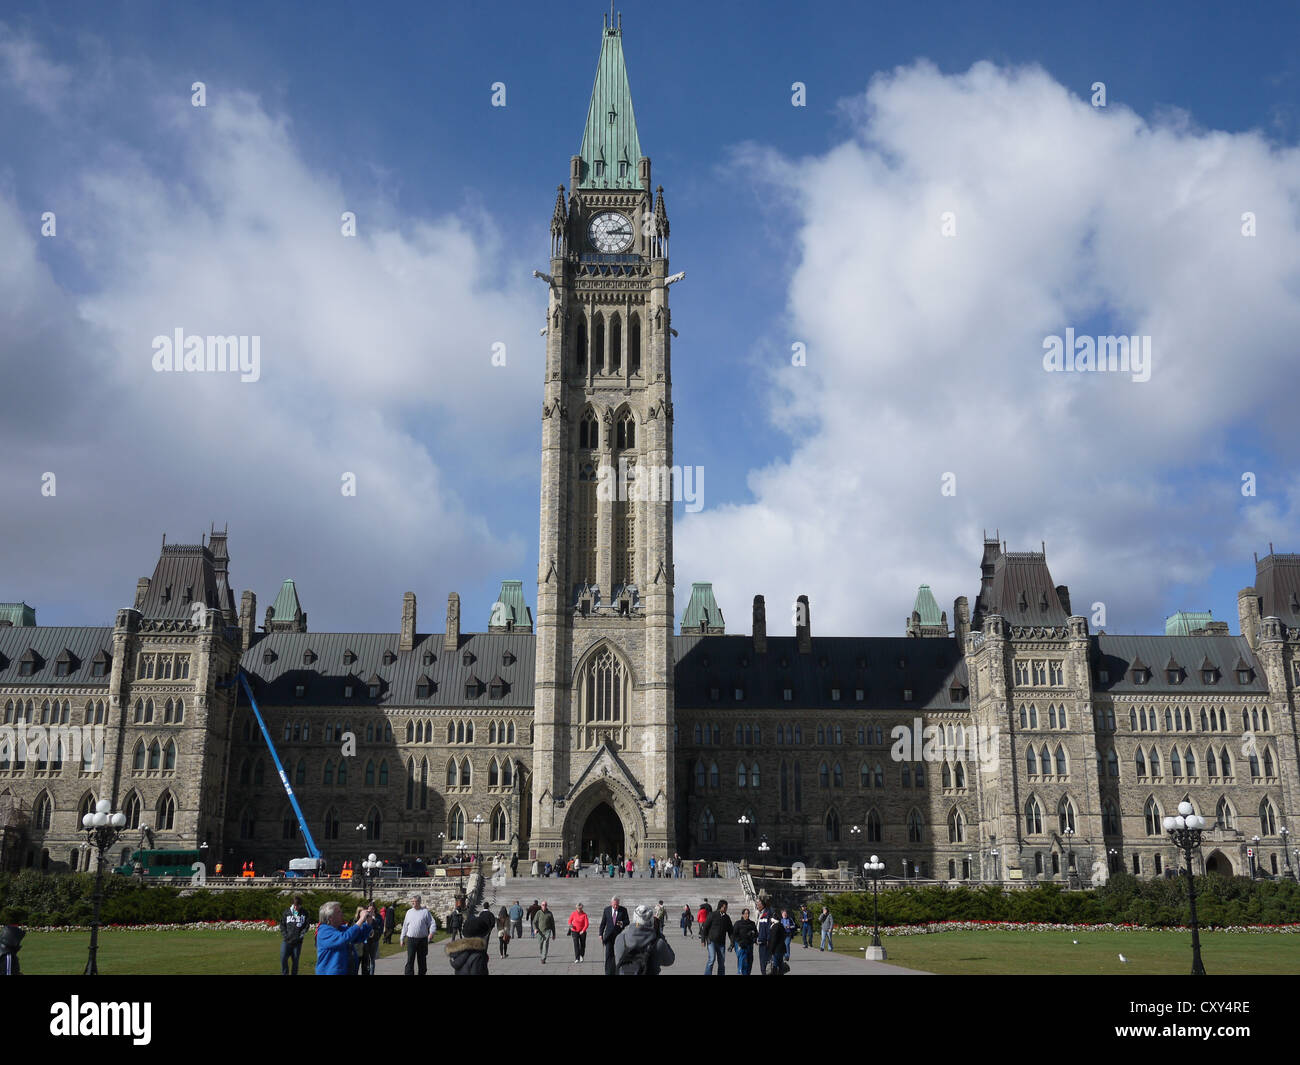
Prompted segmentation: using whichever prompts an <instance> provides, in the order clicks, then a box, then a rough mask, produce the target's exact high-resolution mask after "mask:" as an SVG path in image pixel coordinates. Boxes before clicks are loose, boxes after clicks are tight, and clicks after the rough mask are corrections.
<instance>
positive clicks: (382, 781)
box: [379, 758, 388, 788]
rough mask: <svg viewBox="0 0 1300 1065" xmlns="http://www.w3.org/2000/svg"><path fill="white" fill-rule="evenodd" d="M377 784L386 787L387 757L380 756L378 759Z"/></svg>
mask: <svg viewBox="0 0 1300 1065" xmlns="http://www.w3.org/2000/svg"><path fill="white" fill-rule="evenodd" d="M379 786H380V787H381V788H386V787H388V759H387V758H381V759H380V760H379Z"/></svg>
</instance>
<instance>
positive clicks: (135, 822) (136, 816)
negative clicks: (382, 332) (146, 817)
mask: <svg viewBox="0 0 1300 1065" xmlns="http://www.w3.org/2000/svg"><path fill="white" fill-rule="evenodd" d="M122 812H123V813H124V814H126V827H127V828H139V827H140V796H139V794H138V793H137V792H134V791H133V792H131V794H130V795H128V796H127V799H126V805H125V806H124V807H122Z"/></svg>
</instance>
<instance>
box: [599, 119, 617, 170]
mask: <svg viewBox="0 0 1300 1065" xmlns="http://www.w3.org/2000/svg"><path fill="white" fill-rule="evenodd" d="M609 114H610V121H611V122H613V121H614V118H613V115H614V112H613V111H611V112H610V113H609ZM596 176H597V177H598V178H601V177H604V176H605V160H603V159H597V160H596Z"/></svg>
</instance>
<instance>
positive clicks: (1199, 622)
mask: <svg viewBox="0 0 1300 1065" xmlns="http://www.w3.org/2000/svg"><path fill="white" fill-rule="evenodd" d="M1213 620H1214V614H1213V613H1212V612H1211V611H1209V610H1180V611H1178V613H1177V614H1171V615H1170V616H1169V617H1167V618H1165V635H1166V636H1190V635H1191V634H1192V633H1193V632H1195V631H1196V630H1197V629H1203V628H1205V626H1206V625H1207V624H1209V623H1210V622H1211V621H1213Z"/></svg>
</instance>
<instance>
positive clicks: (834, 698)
mask: <svg viewBox="0 0 1300 1065" xmlns="http://www.w3.org/2000/svg"><path fill="white" fill-rule="evenodd" d="M839 701H840V690H839V688H832V689H831V702H833V703H838V702H839Z"/></svg>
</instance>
